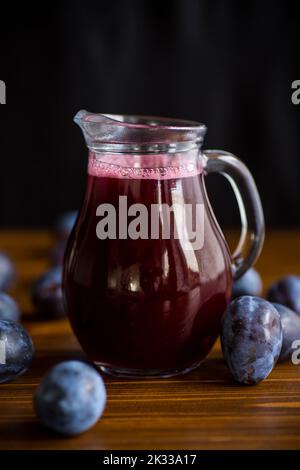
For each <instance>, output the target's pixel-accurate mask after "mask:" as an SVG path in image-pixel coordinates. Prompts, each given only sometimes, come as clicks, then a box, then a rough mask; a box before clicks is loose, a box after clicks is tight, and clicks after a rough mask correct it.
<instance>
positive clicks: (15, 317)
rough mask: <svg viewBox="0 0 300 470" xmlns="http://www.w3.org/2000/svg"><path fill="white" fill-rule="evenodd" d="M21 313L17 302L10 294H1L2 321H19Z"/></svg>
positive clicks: (0, 310)
mask: <svg viewBox="0 0 300 470" xmlns="http://www.w3.org/2000/svg"><path fill="white" fill-rule="evenodd" d="M20 317H21V312H20V309H19V306H18V304H17V302H16V301H15V300H14V299H12V298H11V297H10V296H9V295H8V294H5V293H4V292H0V320H11V321H19V320H20Z"/></svg>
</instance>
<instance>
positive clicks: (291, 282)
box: [267, 276, 300, 315]
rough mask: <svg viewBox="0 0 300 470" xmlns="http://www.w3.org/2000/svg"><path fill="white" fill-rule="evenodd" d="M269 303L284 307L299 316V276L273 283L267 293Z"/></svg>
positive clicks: (286, 277) (288, 277)
mask: <svg viewBox="0 0 300 470" xmlns="http://www.w3.org/2000/svg"><path fill="white" fill-rule="evenodd" d="M267 298H268V300H269V301H270V302H275V303H278V304H282V305H285V306H286V307H288V308H290V309H291V310H293V311H294V312H295V313H297V315H300V276H285V277H283V278H282V279H279V281H277V282H274V283H273V284H272V285H271V286H270V288H269V290H268V293H267Z"/></svg>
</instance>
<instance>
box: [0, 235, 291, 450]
mask: <svg viewBox="0 0 300 470" xmlns="http://www.w3.org/2000/svg"><path fill="white" fill-rule="evenodd" d="M231 238H232V237H231ZM299 240H300V232H297V231H295V232H282V231H280V232H270V233H268V234H267V238H266V244H265V248H264V251H263V254H262V256H261V258H260V261H259V263H258V265H257V266H258V268H259V270H260V272H261V273H262V275H263V279H264V282H265V286H267V285H268V284H269V283H270V282H271V281H273V280H275V279H276V278H278V277H280V276H282V275H284V274H288V273H296V274H300V250H299V245H300V244H299ZM51 244H52V238H51V235H50V234H49V233H45V232H41V231H38V232H32V231H30V232H26V231H18V232H17V231H4V232H1V233H0V248H1V249H5V250H7V251H8V253H10V254H11V256H12V257H13V258H14V259H15V261H16V263H17V266H18V270H19V282H18V286H17V288H16V291H15V296H16V298H17V299H18V301H19V302H20V304H21V306H22V310H23V312H24V319H25V321H24V323H25V325H26V327H27V329H28V330H29V331H30V333H31V334H32V336H33V340H34V343H35V347H36V357H35V360H34V362H33V365H32V367H31V369H30V370H29V372H28V373H27V374H25V375H24V376H22V377H20V378H18V379H17V380H16V381H14V382H11V383H9V384H2V385H0V449H147V450H151V449H300V366H293V365H292V364H284V365H278V366H277V367H276V369H275V370H274V371H273V372H272V374H271V376H270V377H269V378H268V379H267V380H266V381H264V382H263V383H261V384H259V385H257V386H252V387H247V386H239V385H237V384H235V383H233V382H232V380H231V378H230V375H229V373H228V371H227V369H226V366H225V364H224V361H223V359H222V356H221V352H220V347H219V344H217V345H216V346H215V348H214V350H213V351H212V353H211V354H210V356H209V358H208V359H207V360H206V361H205V362H204V363H203V365H202V366H201V367H200V368H199V369H198V370H196V371H194V372H192V373H190V374H188V375H186V376H183V377H178V378H171V379H161V380H120V379H113V378H110V377H104V379H105V383H106V386H107V394H108V401H107V407H106V410H105V413H104V416H103V418H102V419H101V420H100V421H99V422H98V424H97V425H96V426H95V427H94V428H93V429H91V430H90V431H89V432H87V433H85V434H83V435H81V436H79V437H76V438H62V437H60V436H57V435H55V434H54V433H51V432H49V431H47V430H45V429H44V428H43V427H42V426H41V425H40V424H39V423H38V421H37V419H36V418H35V415H34V412H33V409H32V394H33V392H34V390H35V388H36V386H37V384H38V383H39V381H40V378H41V376H42V375H43V374H44V373H45V372H46V371H47V370H48V369H49V367H51V366H52V365H53V364H56V363H57V362H59V361H62V360H65V359H71V358H84V355H83V353H82V352H81V351H80V348H79V346H78V344H77V342H76V340H75V338H74V336H73V335H72V333H71V331H70V327H69V325H68V322H67V321H66V320H59V321H53V322H36V321H34V320H33V319H31V310H32V308H31V304H30V296H29V290H30V285H31V283H32V282H33V281H34V280H35V278H36V277H37V276H38V275H39V274H40V273H41V272H43V271H44V270H45V269H46V268H47V266H48V253H49V249H50V247H51Z"/></svg>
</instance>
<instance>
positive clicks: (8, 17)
mask: <svg viewBox="0 0 300 470" xmlns="http://www.w3.org/2000/svg"><path fill="white" fill-rule="evenodd" d="M295 5H296V2H295V4H294V2H287V1H278V2H267V1H251V2H241V1H239V2H238V1H235V2H233V1H228V0H226V1H225V0H222V1H221V0H219V1H212V0H172V1H167V0H160V1H155V0H136V1H131V0H127V1H124V0H110V1H100V0H98V1H85V2H82V1H80V2H79V1H61V2H59V3H53V2H47V1H45V2H43V3H41V4H39V3H36V2H26V3H25V2H24V3H23V5H22V4H20V5H18V4H17V5H15V3H13V4H12V6H11V8H9V9H7V2H6V9H4V10H3V8H4V4H3V3H2V4H1V20H0V21H1V28H0V58H1V60H0V79H1V80H4V81H5V82H6V85H7V104H6V105H4V106H3V105H2V106H0V126H1V127H0V158H1V167H0V224H1V225H2V226H41V225H46V224H49V223H51V222H52V221H53V219H54V218H55V216H56V214H58V213H59V212H61V211H64V210H69V209H73V208H76V207H78V205H79V204H80V201H81V198H82V195H83V191H84V185H85V174H86V162H87V151H86V149H85V147H84V141H83V137H82V135H81V133H80V130H79V128H77V127H76V126H75V125H74V124H73V122H72V118H73V115H74V114H75V113H76V112H77V111H78V110H79V109H81V108H85V109H88V110H90V111H94V112H105V113H135V114H152V115H161V116H170V117H179V118H185V119H193V120H197V121H200V122H204V123H205V124H207V126H208V134H207V138H206V141H205V147H206V148H210V147H211V148H212V147H213V148H222V149H225V150H230V151H232V152H233V153H235V154H236V155H238V156H239V157H240V158H241V159H242V160H244V162H245V163H246V164H247V165H248V166H249V168H250V170H251V171H252V172H253V174H254V177H255V179H256V182H257V185H258V188H259V191H260V193H261V197H262V201H263V206H264V210H265V215H266V221H267V224H269V225H273V226H278V225H286V226H297V225H300V209H299V207H300V128H299V125H300V105H299V106H295V105H293V104H292V102H291V94H292V90H291V83H292V81H293V80H296V79H300V71H299V67H300V64H299V63H300V47H299V46H300V42H299V36H300V33H299V21H300V15H299V8H298V10H296V7H295ZM209 180H210V181H209V193H210V194H211V198H212V201H213V205H214V207H215V209H216V212H217V214H218V215H219V217H220V218H221V222H222V223H223V224H227V225H232V224H236V223H237V222H238V217H237V209H236V204H235V202H234V199H233V196H232V194H231V192H230V190H229V189H228V187H227V183H225V182H224V181H223V180H222V178H221V177H215V176H212V177H209Z"/></svg>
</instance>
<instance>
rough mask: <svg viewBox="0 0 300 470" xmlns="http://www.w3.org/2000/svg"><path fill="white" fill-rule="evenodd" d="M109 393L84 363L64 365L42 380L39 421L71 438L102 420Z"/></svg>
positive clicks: (36, 404) (37, 400)
mask: <svg viewBox="0 0 300 470" xmlns="http://www.w3.org/2000/svg"><path fill="white" fill-rule="evenodd" d="M105 403H106V390H105V385H104V382H103V380H102V378H101V376H100V375H99V373H98V372H97V371H96V370H95V369H94V368H93V367H92V366H90V365H89V364H86V363H84V362H81V361H64V362H61V363H60V364H58V365H56V366H54V367H53V368H52V369H51V370H50V371H49V372H48V373H47V374H46V375H45V376H44V377H43V379H42V381H41V383H40V385H39V387H38V388H37V390H36V392H35V395H34V408H35V411H36V414H37V416H38V418H39V419H40V420H41V422H42V423H43V424H44V425H45V426H46V427H48V428H50V429H52V430H54V431H56V432H58V433H61V434H64V435H67V436H72V435H76V434H80V433H82V432H84V431H86V430H87V429H89V428H90V427H91V426H93V425H94V424H95V423H96V422H97V421H98V419H99V418H100V417H101V416H102V413H103V411H104V408H105Z"/></svg>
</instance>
